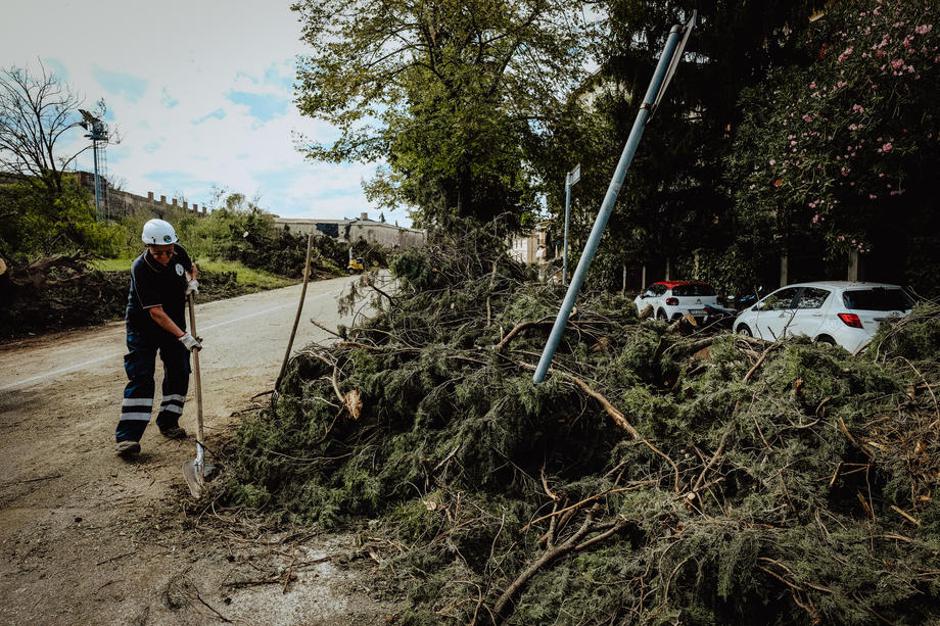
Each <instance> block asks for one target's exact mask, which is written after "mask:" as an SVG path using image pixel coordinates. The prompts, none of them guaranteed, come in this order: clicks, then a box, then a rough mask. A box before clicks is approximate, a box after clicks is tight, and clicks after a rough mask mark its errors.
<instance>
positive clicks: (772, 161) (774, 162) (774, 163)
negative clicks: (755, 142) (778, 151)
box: [768, 159, 777, 167]
mask: <svg viewBox="0 0 940 626" xmlns="http://www.w3.org/2000/svg"><path fill="white" fill-rule="evenodd" d="M768 163H770V166H771V167H773V166H774V165H776V164H777V160H776V159H770V161H768Z"/></svg>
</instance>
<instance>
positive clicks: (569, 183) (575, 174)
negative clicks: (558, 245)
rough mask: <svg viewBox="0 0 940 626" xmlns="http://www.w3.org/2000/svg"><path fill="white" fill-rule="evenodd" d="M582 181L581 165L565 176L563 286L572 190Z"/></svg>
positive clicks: (566, 279)
mask: <svg viewBox="0 0 940 626" xmlns="http://www.w3.org/2000/svg"><path fill="white" fill-rule="evenodd" d="M579 180H581V164H580V163H578V164H577V165H575V166H574V169H573V170H571V171H570V172H568V174H567V175H566V176H565V245H564V248H563V250H562V253H561V284H562V285H563V286H564V285H567V284H568V222H569V220H570V219H571V188H572V187H573V186H574V184H575V183H576V182H578V181H579Z"/></svg>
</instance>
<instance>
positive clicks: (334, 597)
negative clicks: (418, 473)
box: [0, 278, 379, 624]
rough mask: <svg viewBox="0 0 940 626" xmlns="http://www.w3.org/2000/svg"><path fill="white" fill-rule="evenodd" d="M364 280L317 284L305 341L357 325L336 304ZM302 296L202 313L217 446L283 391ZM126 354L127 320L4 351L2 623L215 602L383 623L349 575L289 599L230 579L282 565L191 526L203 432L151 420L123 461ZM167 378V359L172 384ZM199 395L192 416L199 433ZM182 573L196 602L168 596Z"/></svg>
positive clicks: (226, 303) (301, 339) (85, 618)
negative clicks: (119, 435) (196, 438)
mask: <svg viewBox="0 0 940 626" xmlns="http://www.w3.org/2000/svg"><path fill="white" fill-rule="evenodd" d="M351 280H352V279H350V278H337V279H332V280H327V281H322V282H316V283H311V284H310V285H309V286H308V289H307V296H306V299H305V303H304V311H303V316H302V318H301V323H300V325H299V328H298V332H297V338H296V340H295V343H294V348H295V350H297V349H300V348H302V347H303V346H304V345H305V344H307V343H309V342H312V341H321V340H329V339H330V335H328V333H326V332H324V331H322V330H320V329H318V328H317V327H315V326H314V325H312V324H311V323H310V322H309V319H310V318H311V317H312V318H314V319H316V320H317V321H318V322H320V323H322V324H324V325H325V326H327V327H335V326H336V324H337V323H339V322H341V321H342V322H346V323H348V322H349V320H342V319H341V318H340V316H339V315H338V313H337V297H338V296H339V295H340V294H341V292H342V291H343V289H344V288H345V287H346V285H347V284H348V283H349V282H350V281H351ZM299 296H300V286H299V285H296V286H292V287H287V288H284V289H278V290H274V291H268V292H263V293H256V294H251V295H247V296H242V297H238V298H233V299H231V300H220V301H216V302H210V303H206V304H202V305H198V306H197V313H196V318H197V327H198V331H199V335H200V336H202V337H203V339H204V350H203V351H202V353H201V356H200V362H201V368H202V379H203V386H204V389H203V398H204V403H205V424H206V431H207V441H208V442H209V449H210V451H211V450H212V442H213V439H214V438H215V437H217V436H218V433H219V431H220V430H222V429H224V428H226V427H228V426H230V425H231V424H232V423H233V422H234V421H235V420H236V419H237V418H235V417H233V415H232V414H233V413H234V412H237V411H239V410H242V409H244V408H245V407H246V406H248V405H249V404H250V402H251V398H252V396H254V395H255V394H258V393H260V392H263V391H266V390H269V389H271V387H272V384H273V382H274V379H275V377H276V376H277V373H278V370H279V368H280V364H281V359H282V358H283V356H284V351H285V348H286V344H287V339H288V336H289V335H290V329H291V324H292V323H293V318H294V315H295V312H296V308H297V301H298V299H299ZM124 353H125V348H124V328H123V323H120V322H117V323H111V324H108V325H106V326H103V327H98V328H92V329H87V330H78V331H73V332H67V333H61V334H57V335H50V336H45V337H41V338H35V339H29V340H25V341H21V342H17V343H12V344H7V345H4V346H0V598H3V602H0V623H4V624H19V623H23V624H27V623H29V624H34V623H43V624H88V623H141V624H142V623H148V624H159V623H167V624H171V623H172V624H180V623H193V624H198V623H209V622H211V621H215V620H216V617H215V616H214V615H212V614H211V612H207V611H208V609H207V608H206V607H205V602H204V601H206V602H208V603H209V604H212V605H213V606H214V607H217V608H220V609H224V613H225V614H226V615H227V616H228V617H229V618H231V619H233V620H234V621H242V622H247V623H271V624H275V623H283V624H292V623H300V622H302V621H305V620H306V619H308V618H311V619H313V620H314V621H316V622H317V623H330V624H346V623H371V622H372V621H373V618H374V617H375V615H376V611H377V610H378V609H375V607H374V606H373V605H372V604H371V603H370V601H368V599H363V598H364V596H363V595H362V594H361V593H360V594H359V595H358V596H357V593H358V592H357V591H356V584H355V581H354V580H352V581H351V579H349V575H348V573H344V572H337V571H332V570H323V571H322V572H319V573H317V572H314V573H313V575H319V576H320V577H319V578H317V579H316V582H315V583H311V585H310V586H309V588H308V589H307V590H306V591H305V592H304V593H299V592H298V594H296V595H291V597H290V598H288V597H287V596H285V595H284V594H283V593H282V591H281V589H280V588H279V587H280V586H278V585H275V586H274V588H271V587H264V586H262V587H258V588H245V589H244V590H239V591H237V593H236V592H235V591H233V590H231V589H229V588H227V587H225V583H224V582H223V581H225V580H227V579H231V577H232V576H236V575H237V572H238V571H239V570H238V567H237V566H238V565H239V564H240V563H241V562H242V561H243V560H244V561H246V562H247V561H248V560H251V559H254V562H253V563H254V564H252V567H253V568H257V567H271V565H270V559H268V560H267V561H265V558H266V557H264V555H259V554H254V555H253V556H250V555H249V556H250V558H249V556H245V555H244V550H243V548H244V546H243V545H242V544H240V543H232V542H231V541H230V540H225V541H223V540H222V539H220V538H219V537H220V536H216V535H215V534H210V536H208V537H207V536H205V534H202V535H200V534H199V533H194V532H193V531H192V530H188V531H185V532H184V531H183V530H181V528H182V527H183V526H186V525H187V524H192V523H193V522H192V520H189V521H186V520H187V519H188V518H186V516H181V514H180V504H181V502H183V501H185V500H186V499H187V498H188V495H187V494H188V492H187V491H186V490H185V486H184V482H183V478H182V472H181V469H180V468H181V465H182V463H183V462H184V461H186V460H187V459H191V458H192V456H193V454H194V444H193V442H192V440H188V441H170V440H165V439H164V438H163V437H161V436H160V434H159V432H158V431H157V429H156V427H155V426H154V425H153V424H151V425H150V427H149V428H148V429H147V432H146V433H145V434H144V438H143V440H142V442H141V445H142V447H143V453H142V454H141V456H140V458H139V459H138V460H137V461H136V462H132V463H126V462H124V461H121V460H120V459H118V458H117V457H115V455H114V450H113V446H114V427H115V425H116V422H117V419H118V415H119V412H120V402H121V397H122V391H123V387H124V384H125V382H126V378H125V375H124V369H123V355H124ZM160 378H161V374H160V371H159V363H158V373H157V390H158V393H159V389H160ZM193 391H194V390H193V385H192V384H191V385H190V394H189V401H188V402H187V406H186V409H185V411H184V413H183V417H182V419H181V422H180V423H181V425H182V426H184V427H186V428H187V429H189V430H190V432H194V430H195V428H194V427H195V425H194V421H193V420H194V417H193V416H194V415H195V402H193ZM210 462H211V459H210ZM197 522H198V520H197ZM196 525H197V527H198V526H199V524H198V523H197V524H196ZM230 535H231V533H228V532H227V533H226V534H225V535H224V536H225V537H229V536H230ZM297 549H298V550H299V549H301V547H298V548H297ZM303 549H305V550H309V549H313V548H311V547H310V546H305V547H303ZM324 549H326V548H324ZM279 550H281V552H283V551H284V548H283V546H282V547H281V548H279ZM279 554H280V552H279ZM268 556H269V557H270V555H268ZM271 558H273V557H271ZM233 559H234V560H233ZM325 565H327V566H329V563H325ZM187 572H189V573H188V574H187ZM181 576H183V578H182V580H183V581H184V583H185V584H184V587H185V588H186V590H188V591H186V594H188V595H186V594H184V595H186V597H188V598H190V599H192V600H193V601H192V602H182V601H180V602H182V603H180V602H177V601H176V600H173V601H172V602H171V601H169V600H167V598H169V597H170V595H172V593H176V591H173V590H174V589H176V587H174V585H178V584H183V583H179V580H180V577H181ZM330 581H334V582H335V583H336V585H338V588H337V590H336V592H335V593H334V592H333V587H332V586H331V583H330ZM303 585H304V581H303V580H299V581H297V582H296V586H297V588H298V589H303ZM168 590H169V591H168ZM171 592H172V593H171ZM167 594H170V595H167ZM265 594H267V595H265ZM173 597H175V596H173ZM197 599H198V601H196V600H197ZM288 600H289V602H288ZM287 605H289V606H290V607H291V612H290V613H284V610H285V606H287ZM265 607H267V608H265ZM297 616H304V617H303V620H298V619H296V618H297ZM376 619H379V618H376ZM350 620H352V621H350Z"/></svg>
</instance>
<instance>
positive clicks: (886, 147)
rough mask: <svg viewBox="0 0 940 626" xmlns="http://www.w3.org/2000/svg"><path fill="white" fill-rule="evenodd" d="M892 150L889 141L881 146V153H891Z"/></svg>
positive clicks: (892, 147)
mask: <svg viewBox="0 0 940 626" xmlns="http://www.w3.org/2000/svg"><path fill="white" fill-rule="evenodd" d="M892 150H894V146H893V145H892V144H891V142H890V141H889V142H888V143H886V144H885V145H883V146H881V151H882V152H891V151H892Z"/></svg>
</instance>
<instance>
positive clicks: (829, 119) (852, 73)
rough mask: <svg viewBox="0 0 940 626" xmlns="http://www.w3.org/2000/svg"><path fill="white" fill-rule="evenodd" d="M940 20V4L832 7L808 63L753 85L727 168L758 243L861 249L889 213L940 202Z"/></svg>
mask: <svg viewBox="0 0 940 626" xmlns="http://www.w3.org/2000/svg"><path fill="white" fill-rule="evenodd" d="M937 20H940V3H938V2H936V0H905V1H904V2H900V1H886V0H845V1H843V2H838V3H830V5H829V8H828V10H827V13H826V15H825V16H824V17H823V18H822V19H820V20H818V21H816V22H814V23H812V24H810V25H809V26H808V27H807V31H806V33H805V35H804V36H803V44H802V48H803V51H804V53H805V55H806V62H805V63H803V64H799V65H792V66H789V67H785V68H780V69H778V70H776V71H774V72H772V73H771V75H770V76H769V77H768V81H767V83H765V84H764V85H762V86H760V87H758V88H754V89H751V90H749V91H747V92H745V94H744V96H743V97H742V100H741V106H742V108H743V111H744V119H743V121H742V124H741V126H740V127H739V128H738V129H737V132H736V135H735V144H734V149H733V150H732V151H731V155H730V156H729V157H728V161H727V172H728V183H729V186H730V187H731V191H732V193H733V195H734V198H735V205H736V212H737V214H738V217H739V220H738V221H739V222H740V223H741V224H744V225H745V226H747V227H749V228H750V229H751V230H752V231H754V234H755V238H757V239H765V240H766V238H767V237H768V236H770V237H773V238H776V239H777V240H778V241H780V242H781V246H785V244H784V243H783V242H784V240H790V239H792V238H793V236H794V235H798V234H802V235H804V236H810V237H816V238H817V239H822V240H824V241H825V242H826V245H827V249H828V250H829V252H830V255H831V256H833V257H835V256H839V255H841V254H844V253H845V252H846V251H848V250H850V249H852V248H854V249H856V250H859V251H861V252H863V253H864V252H867V251H868V250H869V249H870V246H871V240H872V232H873V231H875V230H876V229H878V228H879V227H880V226H879V224H881V222H882V221H884V220H885V215H886V214H890V213H891V212H904V211H910V212H917V211H927V210H928V207H929V206H930V205H933V206H934V207H935V206H936V201H935V198H936V197H937V196H938V195H940V189H936V190H935V191H934V192H932V193H930V194H926V195H924V193H925V192H924V189H927V186H928V185H930V186H933V185H936V184H937V183H938V182H940V180H937V179H940V132H938V131H940V98H938V94H940V37H938V35H940V28H937V27H935V22H936V21H937ZM912 186H913V189H912ZM912 190H913V191H915V193H914V194H911V193H910V192H911V191H912ZM917 190H920V191H917ZM917 193H921V194H922V195H921V196H917ZM888 203H890V204H888ZM895 216H896V217H897V216H898V213H895ZM889 217H890V216H889ZM925 219H927V218H925ZM915 221H916V220H915ZM928 221H929V219H928ZM758 233H759V234H758Z"/></svg>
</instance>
